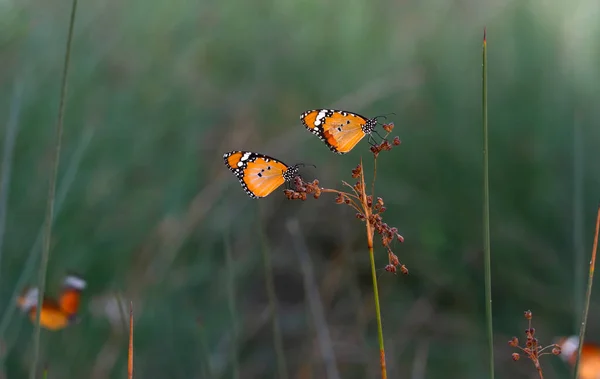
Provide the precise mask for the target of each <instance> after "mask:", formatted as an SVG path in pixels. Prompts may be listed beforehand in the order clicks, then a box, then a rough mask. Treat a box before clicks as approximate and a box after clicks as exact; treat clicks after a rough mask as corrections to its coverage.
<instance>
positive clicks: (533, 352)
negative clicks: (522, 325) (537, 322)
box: [508, 310, 560, 378]
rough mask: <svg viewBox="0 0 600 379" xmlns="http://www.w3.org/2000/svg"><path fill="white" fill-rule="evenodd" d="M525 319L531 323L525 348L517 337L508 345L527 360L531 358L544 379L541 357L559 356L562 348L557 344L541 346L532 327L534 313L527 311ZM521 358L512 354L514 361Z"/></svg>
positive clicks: (526, 332)
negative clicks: (517, 350) (518, 351)
mask: <svg viewBox="0 0 600 379" xmlns="http://www.w3.org/2000/svg"><path fill="white" fill-rule="evenodd" d="M524 317H525V319H526V320H528V323H529V327H528V328H527V329H525V337H526V342H525V346H524V347H523V346H520V345H519V339H518V338H517V337H513V338H511V339H510V341H508V345H509V346H512V347H516V348H518V349H520V350H521V351H522V352H523V353H524V354H525V355H526V356H527V358H529V359H530V360H531V362H533V365H534V366H535V368H536V370H537V371H538V374H539V376H540V378H543V373H542V367H541V366H540V357H541V356H542V355H550V354H553V355H559V354H560V346H558V345H557V344H551V345H547V346H545V347H543V346H542V345H540V342H539V340H538V339H537V338H535V328H533V327H532V326H531V320H532V319H533V313H531V311H529V310H528V311H525V312H524ZM549 349H551V350H550V351H548V350H549ZM519 358H520V355H519V354H518V353H513V354H512V359H513V360H514V361H518V360H519Z"/></svg>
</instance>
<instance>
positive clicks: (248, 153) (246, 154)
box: [240, 152, 252, 161]
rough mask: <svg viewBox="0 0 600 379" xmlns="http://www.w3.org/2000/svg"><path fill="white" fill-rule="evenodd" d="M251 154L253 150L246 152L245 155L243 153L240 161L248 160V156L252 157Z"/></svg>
mask: <svg viewBox="0 0 600 379" xmlns="http://www.w3.org/2000/svg"><path fill="white" fill-rule="evenodd" d="M251 154H252V153H251V152H245V153H244V155H242V158H241V159H240V161H247V160H248V158H250V155H251Z"/></svg>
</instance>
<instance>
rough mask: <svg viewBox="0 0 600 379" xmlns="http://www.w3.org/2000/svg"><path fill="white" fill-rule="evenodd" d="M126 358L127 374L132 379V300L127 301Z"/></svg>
mask: <svg viewBox="0 0 600 379" xmlns="http://www.w3.org/2000/svg"><path fill="white" fill-rule="evenodd" d="M127 358H128V359H127V376H128V378H129V379H133V301H131V302H129V350H128V352H127Z"/></svg>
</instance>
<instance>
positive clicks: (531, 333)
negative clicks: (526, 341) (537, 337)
mask: <svg viewBox="0 0 600 379" xmlns="http://www.w3.org/2000/svg"><path fill="white" fill-rule="evenodd" d="M528 333H529V334H530V335H531V336H532V337H533V335H534V334H535V328H529V330H528Z"/></svg>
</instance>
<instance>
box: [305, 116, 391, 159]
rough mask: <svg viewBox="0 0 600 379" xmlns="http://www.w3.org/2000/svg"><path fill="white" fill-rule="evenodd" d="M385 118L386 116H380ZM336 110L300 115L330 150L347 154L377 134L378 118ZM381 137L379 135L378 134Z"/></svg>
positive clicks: (309, 128) (306, 125) (308, 127)
mask: <svg viewBox="0 0 600 379" xmlns="http://www.w3.org/2000/svg"><path fill="white" fill-rule="evenodd" d="M378 117H385V116H378ZM378 117H375V118H371V119H369V118H367V117H364V116H361V115H359V114H356V113H352V112H346V111H340V110H335V109H313V110H310V111H306V112H304V113H302V114H301V115H300V120H301V121H302V123H303V124H304V126H305V127H306V129H308V130H309V131H310V132H311V133H313V134H314V135H316V136H317V137H319V138H320V139H321V140H322V141H323V142H325V144H326V145H327V146H328V147H329V149H330V150H331V151H333V152H335V153H338V154H346V153H347V152H349V151H350V150H352V149H353V148H354V146H356V144H357V143H359V142H360V140H361V139H363V137H364V136H366V135H368V136H369V142H370V139H371V133H373V132H375V133H377V132H376V131H375V126H377V118H378ZM378 135H379V134H378Z"/></svg>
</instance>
